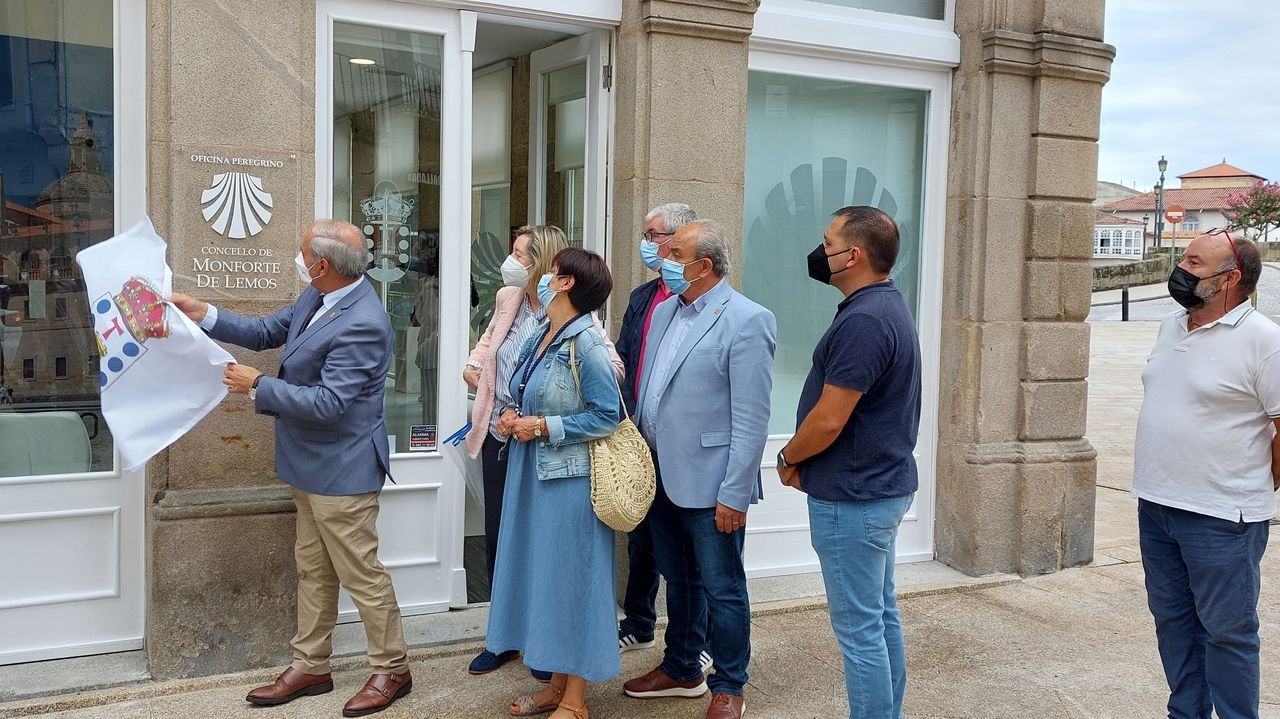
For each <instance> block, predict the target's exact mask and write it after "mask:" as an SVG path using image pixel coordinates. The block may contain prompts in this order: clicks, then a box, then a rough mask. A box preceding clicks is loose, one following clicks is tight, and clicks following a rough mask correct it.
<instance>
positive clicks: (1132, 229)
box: [1093, 211, 1151, 263]
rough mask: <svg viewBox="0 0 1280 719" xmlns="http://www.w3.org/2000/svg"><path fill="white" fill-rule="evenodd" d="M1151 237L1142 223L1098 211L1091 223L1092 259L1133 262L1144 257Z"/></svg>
mask: <svg viewBox="0 0 1280 719" xmlns="http://www.w3.org/2000/svg"><path fill="white" fill-rule="evenodd" d="M1144 243H1145V244H1146V245H1147V246H1150V245H1151V235H1150V233H1148V232H1147V231H1146V228H1145V227H1143V224H1142V222H1140V221H1138V220H1130V219H1128V218H1126V217H1120V216H1119V215H1113V214H1111V213H1109V212H1102V211H1099V212H1098V213H1097V214H1096V219H1094V222H1093V259H1094V260H1111V261H1112V263H1114V262H1133V261H1135V260H1141V259H1143V256H1144V250H1143V244H1144Z"/></svg>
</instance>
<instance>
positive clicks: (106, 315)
mask: <svg viewBox="0 0 1280 719" xmlns="http://www.w3.org/2000/svg"><path fill="white" fill-rule="evenodd" d="M93 330H94V332H95V333H96V334H97V337H98V356H99V358H100V361H99V372H98V386H99V387H101V388H102V391H104V392H105V391H106V390H107V388H108V387H110V386H111V384H112V382H114V381H115V380H116V378H117V377H120V376H121V375H123V374H124V373H125V372H127V371H128V370H129V368H130V367H132V366H133V365H134V363H136V362H137V361H138V360H139V359H141V358H142V355H143V353H145V352H146V351H147V340H149V339H153V338H162V339H163V338H165V337H168V336H169V317H168V308H167V307H166V305H165V303H164V300H163V299H162V298H161V295H160V292H159V291H157V290H156V289H155V287H154V286H153V285H152V284H151V283H150V282H148V281H147V280H146V279H145V278H143V277H137V276H135V277H131V278H129V281H128V282H125V283H124V287H122V288H121V289H120V292H119V293H117V294H115V295H114V296H112V295H109V294H106V295H102V296H101V297H99V298H98V299H97V300H95V301H94V303H93Z"/></svg>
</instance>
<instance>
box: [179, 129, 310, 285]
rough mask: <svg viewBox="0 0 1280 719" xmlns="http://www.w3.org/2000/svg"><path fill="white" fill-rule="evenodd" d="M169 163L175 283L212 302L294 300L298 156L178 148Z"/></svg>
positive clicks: (299, 229) (298, 232)
mask: <svg viewBox="0 0 1280 719" xmlns="http://www.w3.org/2000/svg"><path fill="white" fill-rule="evenodd" d="M173 162H174V167H173V178H174V188H173V200H172V201H173V211H174V220H175V222H174V227H173V230H172V232H171V234H172V236H171V237H169V238H168V240H169V244H170V252H171V262H172V265H173V272H174V285H175V287H176V288H177V289H180V290H183V291H186V292H190V293H192V294H194V295H196V296H198V297H201V298H204V299H207V300H210V301H213V302H218V301H227V300H285V299H292V298H293V297H296V296H297V292H298V290H299V283H298V280H297V277H296V275H295V272H294V269H293V258H294V255H295V254H296V253H297V251H298V240H299V237H300V232H301V228H300V227H299V219H298V218H299V214H298V199H299V192H298V181H299V172H298V160H297V156H296V155H294V154H293V153H288V152H280V151H271V150H261V149H253V150H249V149H242V150H237V149H234V148H216V149H215V148H201V147H179V148H177V149H176V150H175V157H174V158H173Z"/></svg>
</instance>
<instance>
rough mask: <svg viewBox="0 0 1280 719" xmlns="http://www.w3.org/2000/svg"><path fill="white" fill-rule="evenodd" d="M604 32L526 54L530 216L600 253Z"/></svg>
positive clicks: (606, 104)
mask: <svg viewBox="0 0 1280 719" xmlns="http://www.w3.org/2000/svg"><path fill="white" fill-rule="evenodd" d="M609 53H610V46H609V33H608V32H605V31H593V32H588V33H586V34H584V35H580V36H578V37H574V38H571V39H569V40H565V41H563V42H559V43H556V44H555V45H552V46H550V47H547V48H544V49H541V50H538V51H536V52H534V53H533V54H532V56H531V72H530V78H529V82H530V87H529V98H530V103H529V113H530V117H529V147H530V153H529V217H530V218H531V219H532V221H533V222H536V223H539V224H542V223H545V224H552V225H555V226H557V227H560V228H561V229H563V230H564V231H565V234H566V235H568V237H569V241H570V242H572V243H573V244H575V245H578V246H580V247H586V248H588V249H591V250H595V251H596V252H599V253H601V254H604V252H605V247H606V246H607V243H606V229H605V228H606V227H608V222H607V210H606V208H607V204H608V201H607V200H608V198H607V188H608V182H607V175H608V173H607V156H608V144H607V142H608V136H609V133H608V127H609V113H610V99H611V98H610V96H609V88H608V87H607V86H608V85H609V84H610V81H611V78H610V74H611V70H610V69H609V67H608V65H609V62H610V61H609Z"/></svg>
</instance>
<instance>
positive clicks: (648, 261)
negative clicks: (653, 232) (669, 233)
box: [640, 240, 662, 272]
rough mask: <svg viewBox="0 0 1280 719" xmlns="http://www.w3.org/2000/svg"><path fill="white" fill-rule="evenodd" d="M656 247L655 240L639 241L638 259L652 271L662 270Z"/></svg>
mask: <svg viewBox="0 0 1280 719" xmlns="http://www.w3.org/2000/svg"><path fill="white" fill-rule="evenodd" d="M658 247H659V245H658V243H657V242H650V241H648V240H641V241H640V261H641V262H643V263H644V266H645V267H648V268H649V269H651V270H653V271H654V272H661V271H662V258H661V257H658Z"/></svg>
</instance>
